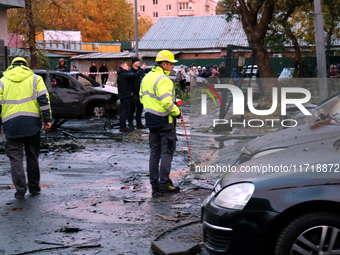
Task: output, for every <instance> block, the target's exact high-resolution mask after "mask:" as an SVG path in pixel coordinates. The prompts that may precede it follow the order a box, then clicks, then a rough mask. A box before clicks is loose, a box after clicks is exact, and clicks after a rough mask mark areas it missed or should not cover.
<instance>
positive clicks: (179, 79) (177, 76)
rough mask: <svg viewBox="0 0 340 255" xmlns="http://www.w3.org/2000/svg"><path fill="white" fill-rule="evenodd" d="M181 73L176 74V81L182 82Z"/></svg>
mask: <svg viewBox="0 0 340 255" xmlns="http://www.w3.org/2000/svg"><path fill="white" fill-rule="evenodd" d="M182 80H183V79H182V72H181V70H178V71H177V73H176V81H182Z"/></svg>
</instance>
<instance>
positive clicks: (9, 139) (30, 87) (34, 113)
mask: <svg viewBox="0 0 340 255" xmlns="http://www.w3.org/2000/svg"><path fill="white" fill-rule="evenodd" d="M0 112H1V118H0V124H1V123H2V126H3V130H4V133H5V136H6V148H5V149H6V152H7V155H8V157H9V159H10V164H11V174H12V180H13V184H14V186H15V188H16V193H15V197H16V198H17V199H22V198H25V193H26V191H27V186H28V189H29V191H30V193H31V194H32V195H35V194H38V193H39V192H40V186H39V182H40V171H39V162H38V156H39V148H40V129H41V126H42V125H41V119H43V121H44V129H45V131H49V129H50V128H51V118H52V116H51V107H50V98H49V94H48V92H47V89H46V86H45V83H44V81H43V79H42V77H41V76H38V75H35V74H34V73H33V72H32V70H31V69H30V68H29V67H28V64H27V61H26V60H25V59H24V58H22V57H17V58H14V59H13V61H12V64H11V65H10V66H9V67H8V68H7V70H6V71H5V72H4V73H3V77H2V78H1V79H0ZM0 130H1V129H0ZM23 147H25V154H26V162H27V164H26V165H27V177H28V183H27V184H26V176H25V171H24V167H23Z"/></svg>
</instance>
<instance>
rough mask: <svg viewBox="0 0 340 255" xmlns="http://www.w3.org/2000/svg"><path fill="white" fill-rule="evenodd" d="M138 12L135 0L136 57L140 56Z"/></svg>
mask: <svg viewBox="0 0 340 255" xmlns="http://www.w3.org/2000/svg"><path fill="white" fill-rule="evenodd" d="M137 15H138V13H137V0H135V42H136V57H137V58H138V16H137Z"/></svg>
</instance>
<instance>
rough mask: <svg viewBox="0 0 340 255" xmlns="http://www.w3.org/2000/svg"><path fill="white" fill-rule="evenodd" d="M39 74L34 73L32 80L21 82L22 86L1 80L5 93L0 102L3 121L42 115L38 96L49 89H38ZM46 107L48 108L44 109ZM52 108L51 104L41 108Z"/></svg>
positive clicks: (1, 88)
mask: <svg viewBox="0 0 340 255" xmlns="http://www.w3.org/2000/svg"><path fill="white" fill-rule="evenodd" d="M38 77H39V76H37V75H35V74H34V75H32V79H33V81H32V82H33V86H32V85H31V84H32V82H25V83H21V84H20V86H13V85H12V86H11V84H8V85H5V84H7V83H5V84H4V83H3V82H2V81H1V80H0V90H2V92H3V95H2V98H1V102H0V104H1V105H2V113H1V119H2V123H5V122H6V121H8V120H10V119H13V118H15V117H18V116H31V117H37V118H40V117H41V113H40V107H39V104H38V102H37V98H38V97H39V96H40V95H43V94H46V93H47V90H46V89H44V90H40V91H38V88H37V80H38ZM44 108H46V109H44ZM47 109H50V105H46V106H43V107H42V108H41V110H47Z"/></svg>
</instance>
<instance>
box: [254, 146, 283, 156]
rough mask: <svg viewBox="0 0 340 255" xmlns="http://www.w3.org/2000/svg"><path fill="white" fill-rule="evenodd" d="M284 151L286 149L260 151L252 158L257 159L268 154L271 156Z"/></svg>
mask: <svg viewBox="0 0 340 255" xmlns="http://www.w3.org/2000/svg"><path fill="white" fill-rule="evenodd" d="M284 150H286V148H279V149H271V150H266V151H261V152H259V153H256V154H255V155H254V156H253V158H259V157H262V156H264V155H268V154H271V153H274V152H278V151H284Z"/></svg>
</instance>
